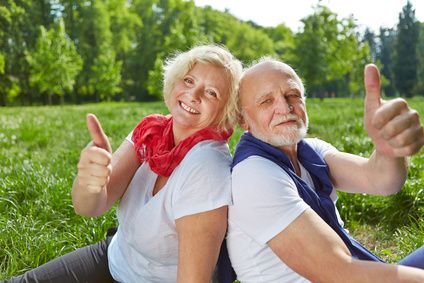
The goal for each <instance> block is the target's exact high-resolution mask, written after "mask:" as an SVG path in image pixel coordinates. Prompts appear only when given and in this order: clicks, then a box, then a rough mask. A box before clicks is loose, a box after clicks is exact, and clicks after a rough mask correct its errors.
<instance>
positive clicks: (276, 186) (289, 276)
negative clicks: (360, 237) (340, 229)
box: [227, 139, 340, 283]
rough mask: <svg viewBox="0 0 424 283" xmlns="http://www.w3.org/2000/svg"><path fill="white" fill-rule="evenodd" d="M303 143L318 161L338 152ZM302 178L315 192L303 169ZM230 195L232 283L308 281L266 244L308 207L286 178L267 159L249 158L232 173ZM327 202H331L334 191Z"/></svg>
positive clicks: (322, 145) (315, 141) (318, 143)
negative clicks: (309, 146) (234, 280)
mask: <svg viewBox="0 0 424 283" xmlns="http://www.w3.org/2000/svg"><path fill="white" fill-rule="evenodd" d="M305 141H306V142H307V143H308V144H309V145H311V146H312V148H314V149H315V150H316V151H317V152H318V154H319V155H320V156H321V157H324V156H325V154H327V153H328V152H329V151H333V150H337V149H335V148H334V147H333V146H332V145H330V144H328V143H326V142H324V141H322V140H319V139H305ZM301 178H302V179H303V180H304V181H305V182H306V183H308V184H309V185H310V186H311V187H312V188H314V185H313V181H312V179H311V176H310V175H309V173H308V172H307V171H306V169H305V168H303V166H301ZM232 191H233V202H234V204H233V205H232V206H230V207H229V215H228V218H229V219H228V233H227V247H228V253H229V256H230V259H231V263H232V265H233V268H234V270H235V271H236V273H237V279H238V280H240V281H241V282H242V283H245V282H246V283H247V282H252V283H261V282H264V283H265V282H266V283H277V282H278V283H280V282H309V281H308V280H307V279H305V278H304V277H302V276H300V275H299V274H297V273H296V272H294V271H293V270H291V269H290V268H289V267H288V266H287V265H286V264H285V263H284V262H283V261H281V259H280V258H279V257H278V256H277V255H276V254H275V253H274V252H273V251H272V250H271V249H270V248H269V246H268V245H267V242H268V241H269V240H271V239H272V238H274V237H275V236H276V235H277V234H279V233H280V232H281V231H283V230H284V229H285V228H286V227H287V226H288V225H289V224H290V223H292V221H293V220H295V219H296V218H297V217H298V216H299V215H300V214H301V213H302V212H303V211H304V210H305V209H307V208H308V207H309V206H308V204H306V203H305V202H304V201H303V199H302V198H301V197H300V196H299V194H298V192H297V188H296V185H295V183H294V182H293V180H292V179H291V178H290V177H289V175H288V174H287V173H286V172H285V171H284V170H282V169H281V168H280V167H279V166H278V165H277V164H275V163H273V162H272V161H270V160H268V159H265V158H263V157H260V156H250V157H248V158H247V159H245V160H243V161H242V162H240V163H238V164H237V165H236V166H235V167H234V168H233V173H232ZM331 198H332V199H333V201H334V202H336V200H337V195H336V191H335V189H333V192H332V194H331ZM339 219H340V218H339ZM299 252H302V251H299Z"/></svg>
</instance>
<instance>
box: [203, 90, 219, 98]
mask: <svg viewBox="0 0 424 283" xmlns="http://www.w3.org/2000/svg"><path fill="white" fill-rule="evenodd" d="M206 93H207V94H209V95H211V96H213V97H217V96H218V94H217V93H216V92H215V91H213V90H207V91H206Z"/></svg>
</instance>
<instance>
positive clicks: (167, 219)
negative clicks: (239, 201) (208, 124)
mask: <svg viewBox="0 0 424 283" xmlns="http://www.w3.org/2000/svg"><path fill="white" fill-rule="evenodd" d="M230 163H231V155H230V151H229V148H228V145H227V144H226V143H224V142H217V141H203V142H200V143H199V144H197V145H195V146H194V147H193V148H192V149H191V150H190V151H189V152H188V153H187V155H186V157H185V158H184V159H183V160H182V161H181V163H180V164H179V165H178V166H177V167H176V168H175V170H174V171H173V173H172V174H171V176H170V177H169V179H168V181H167V183H166V184H165V186H164V187H163V188H162V189H161V190H160V191H159V192H158V193H157V194H156V195H155V196H152V190H153V187H154V184H155V181H156V178H157V174H156V173H154V172H153V171H152V170H151V169H150V167H149V165H148V164H147V163H143V164H142V165H141V166H140V167H139V168H138V170H137V172H136V173H135V175H134V177H133V179H132V181H131V183H130V184H129V186H128V188H127V190H126V192H125V194H124V196H123V198H122V199H121V202H120V204H119V207H118V211H117V216H118V221H119V226H118V231H117V233H116V234H115V236H114V237H113V239H112V241H111V243H110V245H109V249H108V260H109V269H110V272H111V274H112V276H113V278H114V279H115V280H117V281H119V282H125V283H130V282H134V283H143V282H149V283H150V282H158V283H159V282H160V283H167V282H169V283H171V282H172V283H175V282H176V281H177V264H178V239H177V232H176V226H175V220H176V219H178V218H180V217H183V216H186V215H191V214H195V213H200V212H204V211H209V210H212V209H216V208H219V207H222V206H225V205H230V204H231V203H232V200H231V174H230Z"/></svg>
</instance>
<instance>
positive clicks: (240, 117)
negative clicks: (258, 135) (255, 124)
mask: <svg viewBox="0 0 424 283" xmlns="http://www.w3.org/2000/svg"><path fill="white" fill-rule="evenodd" d="M237 120H238V123H239V125H240V127H242V128H243V129H244V130H246V131H249V125H248V124H247V122H246V119H245V118H244V117H243V114H242V113H240V114H239V115H238V119H237Z"/></svg>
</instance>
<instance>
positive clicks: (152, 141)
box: [132, 114, 232, 177]
mask: <svg viewBox="0 0 424 283" xmlns="http://www.w3.org/2000/svg"><path fill="white" fill-rule="evenodd" d="M172 121H173V120H172V116H171V115H167V116H163V115H159V114H152V115H149V116H146V117H145V118H144V119H142V120H141V122H140V123H139V124H138V125H137V127H136V128H135V129H134V131H133V134H132V141H133V142H134V149H135V151H136V153H137V157H138V159H139V161H140V162H148V163H149V166H150V168H151V169H152V170H153V172H155V173H156V174H158V175H160V176H165V177H169V176H170V175H171V173H172V171H174V169H175V167H177V166H178V164H180V162H181V160H183V158H184V157H185V155H186V154H187V152H188V151H189V150H190V149H191V148H192V147H193V146H195V145H196V144H197V143H199V142H201V141H204V140H216V141H226V140H228V138H229V137H230V136H231V134H232V130H230V131H219V130H217V129H215V128H205V129H202V130H199V131H197V132H195V133H194V134H192V135H191V136H189V137H187V138H186V139H184V140H182V141H181V142H180V143H178V145H176V146H175V143H174V133H173V131H172Z"/></svg>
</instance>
